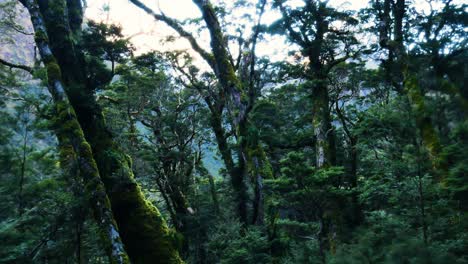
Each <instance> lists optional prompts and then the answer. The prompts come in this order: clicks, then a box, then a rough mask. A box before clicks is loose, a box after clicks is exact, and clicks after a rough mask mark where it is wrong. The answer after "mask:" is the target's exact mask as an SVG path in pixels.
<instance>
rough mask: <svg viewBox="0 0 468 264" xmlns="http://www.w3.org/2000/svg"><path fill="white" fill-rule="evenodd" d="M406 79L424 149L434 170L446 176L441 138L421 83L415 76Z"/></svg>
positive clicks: (406, 87) (407, 91)
mask: <svg viewBox="0 0 468 264" xmlns="http://www.w3.org/2000/svg"><path fill="white" fill-rule="evenodd" d="M405 77H406V79H405V86H404V87H405V91H406V93H407V95H408V99H409V101H410V104H411V107H412V109H413V114H414V115H415V118H416V124H417V126H418V129H419V132H420V135H421V139H422V142H423V144H424V147H425V148H426V150H427V151H428V153H429V158H430V160H431V163H432V166H433V168H434V169H435V170H436V171H437V170H439V171H441V172H442V173H443V174H445V172H444V171H445V170H446V168H444V167H443V166H441V165H442V164H441V162H440V160H441V158H440V152H441V145H440V140H439V136H438V135H437V132H436V131H435V129H434V127H433V125H432V121H431V118H430V116H429V115H428V113H427V109H426V105H425V102H424V95H423V94H422V92H421V90H420V88H419V83H418V80H417V78H416V76H414V75H410V74H406V76H405Z"/></svg>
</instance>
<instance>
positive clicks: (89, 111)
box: [40, 0, 182, 264]
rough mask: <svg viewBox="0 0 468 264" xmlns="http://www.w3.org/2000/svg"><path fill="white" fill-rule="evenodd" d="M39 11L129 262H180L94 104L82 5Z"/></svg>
mask: <svg viewBox="0 0 468 264" xmlns="http://www.w3.org/2000/svg"><path fill="white" fill-rule="evenodd" d="M74 2H75V3H76V1H74ZM40 8H41V9H40V12H41V13H42V15H43V16H44V21H45V27H44V30H43V31H44V32H45V31H46V30H45V29H47V32H48V34H49V35H50V36H51V38H50V39H49V44H50V46H51V50H52V52H53V54H54V55H55V56H56V58H57V62H58V65H60V68H61V73H62V77H63V81H64V85H65V89H66V92H67V94H68V96H69V98H70V103H71V105H72V106H73V108H74V109H75V111H76V117H77V118H78V121H79V123H80V124H81V127H82V129H83V132H84V135H85V137H86V140H87V141H88V142H89V143H90V145H91V147H92V155H93V156H94V159H95V161H96V163H97V167H98V169H99V172H100V176H101V179H102V181H103V183H104V185H105V190H106V192H107V195H108V196H109V199H110V201H111V205H112V210H113V212H114V217H115V220H116V222H117V224H118V226H119V229H120V235H121V236H122V241H123V243H124V244H125V247H126V251H127V253H128V255H129V257H130V259H131V261H132V262H133V263H135V264H139V263H153V262H154V261H156V260H157V261H158V262H159V263H182V260H181V259H180V257H179V255H178V252H177V249H176V246H175V243H173V242H174V239H173V237H172V233H171V231H170V230H169V228H168V227H167V225H166V222H165V220H164V219H163V217H162V215H161V214H160V213H159V211H158V209H157V208H156V207H155V206H153V205H152V204H151V202H149V201H147V200H146V199H145V197H144V195H143V192H142V190H141V188H140V186H139V185H138V184H137V182H136V181H135V179H134V176H133V171H132V168H131V160H130V157H129V156H128V155H126V154H125V153H123V152H122V150H121V149H120V148H119V147H118V146H117V145H116V144H115V142H114V141H113V136H112V134H111V133H110V131H109V130H108V128H107V126H106V124H105V120H104V116H103V114H102V110H101V108H100V107H99V105H98V104H97V102H96V100H95V97H94V89H95V88H96V87H93V84H92V83H93V82H91V81H92V80H91V79H88V78H87V77H86V76H87V69H86V64H85V62H84V57H83V54H82V53H81V52H80V51H79V50H78V49H77V48H76V47H75V44H74V41H75V38H74V37H73V36H77V35H79V34H80V32H79V31H80V28H81V25H80V26H78V25H76V24H75V22H73V21H80V19H79V17H76V16H77V14H79V13H80V12H82V10H81V5H79V4H78V5H73V6H67V2H65V1H64V0H40ZM69 14H73V15H74V16H75V17H72V16H69ZM73 29H74V30H75V31H72V30H73ZM55 65H57V64H55Z"/></svg>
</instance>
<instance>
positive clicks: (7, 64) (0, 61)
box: [0, 58, 33, 74]
mask: <svg viewBox="0 0 468 264" xmlns="http://www.w3.org/2000/svg"><path fill="white" fill-rule="evenodd" d="M0 64H3V65H5V66H8V67H10V68H16V69H21V70H24V71H27V72H29V73H31V74H32V73H33V68H32V67H29V66H26V65H21V64H15V63H11V62H8V61H6V60H3V59H1V58H0Z"/></svg>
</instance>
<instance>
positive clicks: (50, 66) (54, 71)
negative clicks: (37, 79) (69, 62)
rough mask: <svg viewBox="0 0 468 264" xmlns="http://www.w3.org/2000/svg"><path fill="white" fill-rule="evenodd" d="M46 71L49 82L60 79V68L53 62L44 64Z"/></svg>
mask: <svg viewBox="0 0 468 264" xmlns="http://www.w3.org/2000/svg"><path fill="white" fill-rule="evenodd" d="M46 69H47V78H48V79H49V82H51V81H52V80H60V79H62V73H61V71H60V66H59V65H58V64H57V62H55V61H49V62H47V63H46Z"/></svg>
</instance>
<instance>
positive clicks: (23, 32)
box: [0, 0, 34, 66]
mask: <svg viewBox="0 0 468 264" xmlns="http://www.w3.org/2000/svg"><path fill="white" fill-rule="evenodd" d="M33 32H34V31H33V29H32V25H31V21H30V19H29V14H28V12H27V10H26V9H25V8H24V7H23V6H22V5H21V4H19V3H18V2H17V1H12V0H0V58H2V59H4V60H6V61H9V62H13V63H17V64H23V65H28V66H31V65H32V64H33V63H34V37H33Z"/></svg>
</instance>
